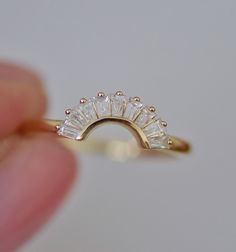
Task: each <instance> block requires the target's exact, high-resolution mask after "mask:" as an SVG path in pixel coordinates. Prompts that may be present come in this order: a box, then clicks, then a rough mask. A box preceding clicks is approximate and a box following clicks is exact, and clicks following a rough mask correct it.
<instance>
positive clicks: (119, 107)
mask: <svg viewBox="0 0 236 252" xmlns="http://www.w3.org/2000/svg"><path fill="white" fill-rule="evenodd" d="M110 100H111V111H112V116H118V117H121V116H122V115H123V112H124V108H125V104H126V97H125V96H124V95H110Z"/></svg>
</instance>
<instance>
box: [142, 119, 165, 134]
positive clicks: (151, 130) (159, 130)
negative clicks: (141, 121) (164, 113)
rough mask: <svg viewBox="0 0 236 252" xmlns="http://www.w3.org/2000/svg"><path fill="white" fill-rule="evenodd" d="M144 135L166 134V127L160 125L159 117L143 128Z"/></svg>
mask: <svg viewBox="0 0 236 252" xmlns="http://www.w3.org/2000/svg"><path fill="white" fill-rule="evenodd" d="M143 131H144V133H145V135H146V136H162V135H164V134H166V128H165V127H164V126H163V125H162V123H161V119H157V120H155V121H153V122H152V123H150V124H149V125H148V126H146V127H145V128H144V129H143Z"/></svg>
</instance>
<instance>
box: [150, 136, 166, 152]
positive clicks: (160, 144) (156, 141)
mask: <svg viewBox="0 0 236 252" xmlns="http://www.w3.org/2000/svg"><path fill="white" fill-rule="evenodd" d="M169 139H170V137H169V136H167V135H163V136H156V137H150V138H148V140H149V145H150V147H151V148H157V149H158V148H159V149H169V147H170V146H169V144H168V141H169Z"/></svg>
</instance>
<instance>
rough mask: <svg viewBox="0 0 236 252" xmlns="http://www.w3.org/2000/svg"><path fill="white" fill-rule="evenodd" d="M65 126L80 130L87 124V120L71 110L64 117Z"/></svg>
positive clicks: (74, 110)
mask: <svg viewBox="0 0 236 252" xmlns="http://www.w3.org/2000/svg"><path fill="white" fill-rule="evenodd" d="M66 124H67V125H71V126H73V127H75V128H79V129H82V128H83V127H84V126H85V125H86V124H87V120H86V118H85V117H84V116H83V115H82V114H81V113H80V112H79V111H78V110H76V109H73V110H72V111H71V113H70V114H69V115H68V116H67V117H66Z"/></svg>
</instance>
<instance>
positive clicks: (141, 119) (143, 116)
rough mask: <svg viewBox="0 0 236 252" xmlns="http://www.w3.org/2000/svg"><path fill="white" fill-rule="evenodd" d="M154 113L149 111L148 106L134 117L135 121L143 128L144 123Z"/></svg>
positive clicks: (147, 121) (148, 121)
mask: <svg viewBox="0 0 236 252" xmlns="http://www.w3.org/2000/svg"><path fill="white" fill-rule="evenodd" d="M155 115H156V114H155V113H154V112H151V111H150V110H149V108H148V107H145V108H143V109H142V112H141V113H140V115H139V116H138V118H137V119H136V121H135V123H136V124H137V125H138V126H139V127H140V128H143V127H144V126H145V125H147V124H148V123H150V122H151V120H152V119H153V118H154V116H155Z"/></svg>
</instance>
